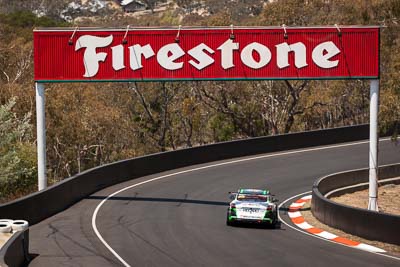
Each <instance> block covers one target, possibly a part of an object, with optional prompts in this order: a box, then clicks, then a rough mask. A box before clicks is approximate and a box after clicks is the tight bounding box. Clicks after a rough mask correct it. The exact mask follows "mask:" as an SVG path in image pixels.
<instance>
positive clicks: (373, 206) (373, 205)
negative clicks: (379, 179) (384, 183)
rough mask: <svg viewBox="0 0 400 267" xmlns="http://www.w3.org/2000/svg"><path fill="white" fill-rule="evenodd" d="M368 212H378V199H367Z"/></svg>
mask: <svg viewBox="0 0 400 267" xmlns="http://www.w3.org/2000/svg"><path fill="white" fill-rule="evenodd" d="M368 210H372V211H376V212H379V208H378V199H377V198H376V197H369V202H368Z"/></svg>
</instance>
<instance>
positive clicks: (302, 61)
mask: <svg viewBox="0 0 400 267" xmlns="http://www.w3.org/2000/svg"><path fill="white" fill-rule="evenodd" d="M275 47H276V53H277V55H278V56H277V59H276V64H277V66H278V68H280V69H283V68H286V67H289V66H290V64H289V52H293V53H294V65H295V66H296V67H297V68H298V69H301V68H304V67H306V66H308V64H307V59H306V54H307V49H306V46H305V45H304V44H303V43H302V42H298V43H295V44H291V45H289V44H288V43H281V44H278V45H276V46H275Z"/></svg>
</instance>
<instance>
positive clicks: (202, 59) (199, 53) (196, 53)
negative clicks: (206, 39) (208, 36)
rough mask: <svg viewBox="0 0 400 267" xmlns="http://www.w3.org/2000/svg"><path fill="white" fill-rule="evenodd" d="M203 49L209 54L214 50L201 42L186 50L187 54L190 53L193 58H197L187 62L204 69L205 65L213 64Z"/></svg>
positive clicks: (212, 60)
mask: <svg viewBox="0 0 400 267" xmlns="http://www.w3.org/2000/svg"><path fill="white" fill-rule="evenodd" d="M204 51H207V52H208V53H210V54H214V50H212V49H211V48H210V47H208V46H207V45H206V44H203V43H201V44H199V45H198V46H196V47H194V48H192V49H190V50H189V51H188V54H189V55H191V56H192V57H193V58H194V59H195V60H197V62H196V61H194V60H189V63H190V64H192V65H193V66H194V67H195V68H196V69H198V70H202V69H204V68H205V67H207V66H209V65H211V64H213V63H214V61H215V60H214V59H213V58H212V57H210V56H209V55H208V54H207V53H205V52H204Z"/></svg>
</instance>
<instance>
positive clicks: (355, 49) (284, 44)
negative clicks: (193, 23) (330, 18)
mask: <svg viewBox="0 0 400 267" xmlns="http://www.w3.org/2000/svg"><path fill="white" fill-rule="evenodd" d="M34 68H35V81H36V82H90V81H93V82H96V81H169V80H254V79H376V78H379V28H378V27H358V26H354V27H351V26H347V27H297V28H293V27H288V28H281V27H249V28H244V27H235V28H230V27H226V28H221V27H219V28H183V29H178V28H158V29H155V28H152V29H150V28H137V29H135V28H128V29H97V28H81V29H73V28H62V29H51V28H49V29H36V30H34Z"/></svg>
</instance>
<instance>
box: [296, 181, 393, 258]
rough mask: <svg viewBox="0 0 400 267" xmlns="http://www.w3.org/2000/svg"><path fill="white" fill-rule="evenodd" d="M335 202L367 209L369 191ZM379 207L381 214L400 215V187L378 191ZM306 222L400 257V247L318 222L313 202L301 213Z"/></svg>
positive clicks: (337, 198)
mask: <svg viewBox="0 0 400 267" xmlns="http://www.w3.org/2000/svg"><path fill="white" fill-rule="evenodd" d="M332 200H333V201H336V202H338V203H342V204H345V205H348V206H353V207H358V208H363V209H365V208H366V207H368V189H367V190H362V191H358V192H354V193H351V194H345V195H342V196H340V197H334V198H332ZM378 205H379V210H380V211H381V212H385V213H389V214H396V215H400V185H393V184H389V185H384V186H380V187H379V189H378ZM301 213H302V215H303V217H304V219H305V221H306V222H308V223H309V224H311V225H312V226H314V227H317V228H320V229H322V230H325V231H327V232H330V233H332V234H335V235H338V236H342V237H345V238H348V239H351V240H354V241H358V242H362V243H365V244H368V245H372V246H376V247H378V248H381V249H384V250H386V251H388V252H389V254H391V255H394V256H397V257H400V246H397V245H393V244H388V243H383V242H378V241H374V240H367V239H364V238H361V237H358V236H353V235H351V234H348V233H346V232H343V231H341V230H338V229H335V228H332V227H330V226H327V225H325V224H322V223H321V222H320V221H318V220H317V219H316V218H315V217H314V216H313V215H312V213H311V202H307V203H306V204H305V205H304V207H303V208H302V211H301Z"/></svg>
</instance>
